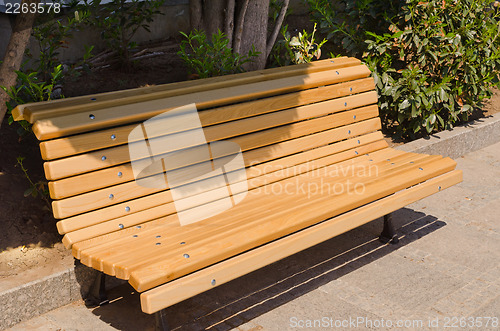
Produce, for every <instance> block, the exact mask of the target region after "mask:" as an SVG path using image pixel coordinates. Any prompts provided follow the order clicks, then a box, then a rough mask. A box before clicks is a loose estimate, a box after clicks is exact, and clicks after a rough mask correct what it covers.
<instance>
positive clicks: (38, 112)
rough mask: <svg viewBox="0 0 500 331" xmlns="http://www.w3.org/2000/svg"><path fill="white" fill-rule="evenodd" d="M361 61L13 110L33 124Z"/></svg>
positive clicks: (325, 62) (18, 117)
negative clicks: (38, 121) (72, 114)
mask: <svg viewBox="0 0 500 331" xmlns="http://www.w3.org/2000/svg"><path fill="white" fill-rule="evenodd" d="M332 60H333V62H332ZM360 63H361V61H360V60H358V59H354V58H347V57H343V58H338V59H327V60H321V61H315V62H312V63H310V64H302V65H298V66H288V67H283V68H274V69H267V70H259V71H252V72H246V73H242V74H235V75H227V76H221V77H213V78H207V79H203V80H194V81H184V82H179V83H171V84H163V85H156V86H148V87H140V88H135V89H129V90H121V91H113V92H107V93H100V94H93V95H86V96H81V97H73V98H67V99H58V100H52V101H50V102H37V103H28V104H23V105H19V106H17V107H16V108H15V109H14V111H13V115H14V119H15V120H16V121H19V120H23V119H24V120H27V121H30V123H34V121H36V120H39V119H45V118H50V117H54V116H60V115H62V114H65V113H77V112H82V111H83V112H84V111H88V110H95V109H101V108H107V107H114V106H120V105H125V104H128V103H136V102H141V101H147V100H153V99H158V98H165V97H169V96H172V95H180V94H186V93H193V92H199V91H204V90H210V89H214V88H222V87H225V86H232V85H242V84H248V83H255V82H259V81H265V80H272V79H276V78H283V77H289V76H293V75H300V74H309V73H313V72H318V71H324V70H332V69H337V68H344V67H349V66H354V65H359V64H360Z"/></svg>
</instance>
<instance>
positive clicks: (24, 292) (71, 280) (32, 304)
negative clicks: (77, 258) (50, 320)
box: [0, 263, 124, 330]
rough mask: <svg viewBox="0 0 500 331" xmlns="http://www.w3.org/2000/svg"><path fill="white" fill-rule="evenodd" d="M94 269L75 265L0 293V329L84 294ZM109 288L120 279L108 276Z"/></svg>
mask: <svg viewBox="0 0 500 331" xmlns="http://www.w3.org/2000/svg"><path fill="white" fill-rule="evenodd" d="M96 274H97V271H96V270H94V269H91V268H89V267H87V266H84V265H82V264H79V263H78V265H77V266H73V267H70V268H67V269H66V270H62V271H59V272H56V273H54V274H52V275H48V276H46V277H42V278H40V279H37V280H34V281H31V282H28V283H26V284H22V285H19V286H16V287H14V288H12V289H9V290H6V291H3V292H0V302H1V309H0V330H3V329H6V328H9V327H11V326H14V325H15V324H17V323H19V322H22V321H25V320H29V319H31V318H33V317H36V316H39V315H41V314H44V313H46V312H49V311H51V310H54V309H56V308H59V307H62V306H65V305H67V304H70V303H72V302H74V301H77V300H81V299H82V297H86V296H87V294H88V292H89V290H90V287H91V285H92V284H93V282H94V279H95V277H96ZM108 279H109V281H107V283H106V288H107V289H111V288H113V287H116V286H118V285H120V284H123V282H124V281H122V280H119V279H116V278H108Z"/></svg>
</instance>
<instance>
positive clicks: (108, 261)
mask: <svg viewBox="0 0 500 331" xmlns="http://www.w3.org/2000/svg"><path fill="white" fill-rule="evenodd" d="M378 146H380V144H378ZM376 147H377V144H370V145H368V146H365V150H366V149H368V150H370V149H373V148H376ZM339 154H341V153H339ZM346 154H347V155H348V154H351V157H352V156H353V155H355V154H354V153H352V151H348V153H344V155H333V156H334V157H331V159H334V158H335V156H336V157H337V158H342V157H344V158H345V157H347V155H346ZM328 158H329V157H328V156H327V157H324V158H323V159H324V160H323V159H319V160H316V161H317V162H315V165H316V164H317V168H314V170H312V171H310V172H305V173H302V174H300V175H297V176H292V177H288V178H281V177H282V175H281V174H276V175H273V173H270V174H268V175H264V176H261V177H257V178H256V179H257V180H256V181H255V187H253V188H250V191H249V196H248V197H247V198H245V200H244V201H243V202H242V203H240V204H238V205H236V206H235V207H233V208H231V209H230V210H228V211H226V212H224V213H222V214H219V215H216V216H213V217H211V218H208V219H205V220H203V221H200V222H197V223H194V224H190V225H185V226H180V225H179V221H178V218H177V215H176V214H172V215H169V216H165V217H162V218H159V219H155V220H152V221H149V222H145V223H143V221H144V219H145V218H142V217H141V218H140V221H139V222H137V223H134V224H140V227H137V226H135V227H134V226H130V225H129V224H127V226H128V229H126V230H123V231H120V232H114V233H111V234H107V235H104V236H100V237H97V238H93V239H90V240H84V241H81V242H78V243H76V244H74V245H73V253H74V255H75V256H77V257H79V258H80V259H81V261H82V263H84V264H85V265H88V266H91V267H93V268H95V269H97V270H100V271H103V272H105V273H106V274H109V275H112V276H116V277H118V278H121V279H130V283H131V285H132V286H133V287H134V288H135V289H136V290H138V291H140V292H142V291H145V290H148V289H151V288H153V287H155V286H158V285H161V284H163V283H166V282H168V281H171V280H173V279H176V278H179V277H181V276H184V275H186V274H189V273H191V272H193V271H196V270H198V269H202V268H204V267H206V266H209V265H211V264H213V263H215V262H217V261H222V260H225V259H227V258H229V257H231V256H234V255H236V254H239V253H242V252H244V251H246V250H249V249H251V248H253V247H258V246H260V245H262V244H264V243H267V242H270V241H273V240H275V239H278V238H280V237H283V236H285V235H288V234H291V233H293V232H295V231H298V230H301V229H303V228H306V227H308V226H311V225H313V224H316V223H317V222H319V221H323V220H326V219H329V218H332V217H335V216H338V215H340V214H342V213H345V212H348V211H350V210H353V209H355V208H358V207H361V206H363V205H365V204H366V203H369V202H371V201H376V200H378V199H381V198H384V197H386V196H389V195H391V194H394V193H396V192H398V191H400V190H403V189H406V188H409V187H411V186H414V185H416V184H419V183H421V182H424V181H426V180H428V179H431V178H434V177H436V176H439V175H442V174H445V173H447V172H450V171H451V170H453V169H454V168H455V165H456V164H455V162H454V161H453V160H451V159H448V158H442V157H440V156H429V155H423V154H415V153H405V152H401V151H397V150H394V149H391V148H384V149H381V150H376V151H373V152H371V153H367V154H363V155H359V156H358V155H357V156H356V157H355V158H353V159H348V160H346V161H344V162H341V163H336V164H333V165H331V164H329V160H328ZM330 162H331V161H330ZM309 166H311V165H309ZM294 167H295V168H296V169H289V170H288V171H286V172H287V173H300V172H301V171H304V169H303V168H302V167H301V165H297V166H294ZM320 167H323V168H320ZM370 169H371V170H370ZM277 171H278V172H282V171H281V170H277ZM353 171H354V172H355V173H354V174H353V173H352V172H353ZM365 171H367V172H368V173H364V172H365ZM370 171H371V172H372V173H369V172H370ZM324 172H335V173H337V172H339V175H338V176H324V175H322V174H323V173H324ZM342 172H347V173H348V174H342ZM356 172H363V174H362V175H361V176H358V175H357V174H356ZM455 176H456V178H457V179H458V178H459V174H458V173H456V174H455ZM274 180H279V182H278V184H279V186H274V188H273V184H271V183H269V184H268V182H273V181H274ZM347 181H350V183H351V184H350V187H349V190H350V192H348V193H347V192H345V190H346V188H347V184H346V183H347ZM274 183H276V182H274ZM262 184H263V186H259V185H262ZM287 184H290V185H287ZM335 184H338V185H335ZM358 184H361V185H358ZM356 185H358V186H357V187H356V189H354V187H355V186H356ZM266 187H267V188H268V190H267V191H266ZM276 187H279V189H276ZM284 188H286V192H285V189H284ZM436 189H437V190H439V185H437V186H436ZM252 190H260V191H262V192H266V193H267V194H266V193H264V194H263V193H259V194H252ZM278 190H280V191H278ZM335 190H338V191H340V190H342V192H339V193H335ZM356 190H358V191H359V192H356ZM258 206H266V207H265V208H258ZM115 222H122V220H120V219H119V220H116V221H115ZM347 229H349V228H347ZM86 230H88V229H86ZM134 235H136V237H134ZM130 238H134V239H133V241H132V242H131V241H130ZM185 254H188V255H189V258H186V257H185Z"/></svg>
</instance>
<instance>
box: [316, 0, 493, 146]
mask: <svg viewBox="0 0 500 331" xmlns="http://www.w3.org/2000/svg"><path fill="white" fill-rule="evenodd" d="M308 3H309V5H310V6H311V9H312V11H313V17H314V20H316V21H317V22H318V23H319V24H320V27H321V28H322V29H323V32H327V33H328V38H332V39H333V40H336V41H337V42H340V44H339V45H340V46H342V48H343V51H344V54H345V55H349V56H358V57H360V56H361V55H362V56H363V58H364V60H365V62H366V63H367V65H368V66H369V67H370V69H371V70H372V71H373V76H374V78H375V81H376V86H377V91H378V94H379V106H380V111H381V116H382V119H383V122H384V126H385V127H386V128H388V129H390V131H392V132H394V133H395V134H396V135H397V136H400V137H404V138H415V137H416V136H421V135H426V134H430V133H432V132H434V131H436V130H442V129H447V128H451V127H453V125H455V124H456V123H460V122H462V121H466V120H467V118H468V116H469V115H470V113H471V111H472V110H473V109H474V108H476V107H479V106H481V103H482V101H483V100H485V99H486V98H489V97H490V96H491V94H492V92H491V88H492V87H493V86H494V85H496V84H497V83H498V75H499V73H500V57H499V56H500V50H499V46H500V40H499V39H498V35H499V32H500V26H499V24H498V20H499V18H500V17H499V15H498V14H497V13H496V11H495V10H493V7H492V3H491V1H485V0H460V1H455V0H429V1H425V2H423V1H419V0H406V1H394V0H389V1H381V0H362V1H354V0H344V1H340V2H338V1H335V2H333V1H328V0H308ZM333 3H335V4H333ZM336 9H337V10H336ZM354 14H356V15H354ZM374 23H377V24H374Z"/></svg>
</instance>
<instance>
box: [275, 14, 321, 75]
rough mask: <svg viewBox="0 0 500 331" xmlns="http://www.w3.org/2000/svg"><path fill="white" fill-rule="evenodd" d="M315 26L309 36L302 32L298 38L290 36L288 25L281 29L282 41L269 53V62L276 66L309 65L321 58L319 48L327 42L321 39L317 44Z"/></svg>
mask: <svg viewBox="0 0 500 331" xmlns="http://www.w3.org/2000/svg"><path fill="white" fill-rule="evenodd" d="M315 33H316V24H314V28H313V31H312V33H311V34H309V33H308V32H307V31H305V30H303V31H302V32H299V34H298V36H293V37H291V36H290V33H289V32H288V25H284V26H282V27H281V35H282V36H283V39H282V40H279V41H278V42H276V44H275V45H274V48H273V51H272V52H271V62H272V63H273V64H274V65H277V66H286V65H290V64H292V63H294V64H299V63H309V62H311V61H312V60H313V59H314V58H316V59H319V58H320V57H321V47H322V46H323V45H324V44H325V43H326V42H327V40H326V39H323V40H322V41H321V42H320V43H319V44H318V43H317V42H316V40H315V37H314V35H315Z"/></svg>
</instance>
